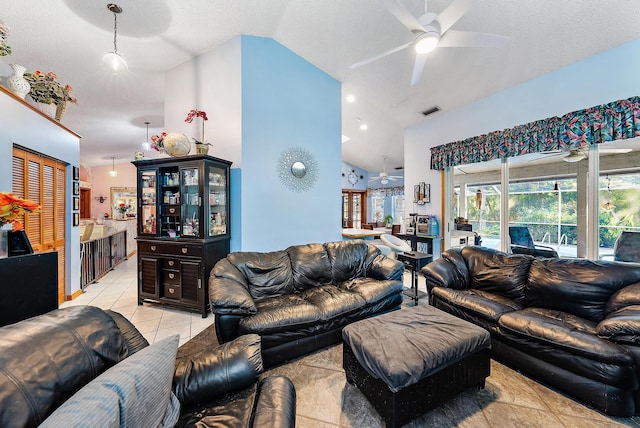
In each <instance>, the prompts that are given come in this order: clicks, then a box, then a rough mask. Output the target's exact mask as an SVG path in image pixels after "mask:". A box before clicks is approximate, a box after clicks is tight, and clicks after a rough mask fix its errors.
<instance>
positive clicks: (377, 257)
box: [209, 240, 404, 367]
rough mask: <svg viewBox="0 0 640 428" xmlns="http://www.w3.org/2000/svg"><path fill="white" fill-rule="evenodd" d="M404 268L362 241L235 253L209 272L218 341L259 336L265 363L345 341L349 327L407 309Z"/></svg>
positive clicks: (297, 355) (271, 363) (276, 362)
mask: <svg viewBox="0 0 640 428" xmlns="http://www.w3.org/2000/svg"><path fill="white" fill-rule="evenodd" d="M403 269H404V265H403V264H402V263H401V262H399V261H397V260H393V259H390V258H388V257H385V256H383V255H382V254H381V253H380V250H379V249H378V248H377V247H375V246H374V245H369V244H367V243H366V242H365V241H362V240H354V241H340V242H329V243H325V244H307V245H294V246H291V247H289V248H287V249H286V250H282V251H273V252H268V253H257V252H235V253H231V254H229V255H228V256H227V257H226V258H224V259H222V260H220V261H218V263H216V265H215V266H214V267H213V270H212V272H211V276H210V277H209V300H210V303H211V311H212V312H213V313H214V314H215V326H216V333H217V337H218V340H219V341H220V343H224V342H227V341H229V340H233V339H234V338H236V337H238V336H240V335H243V334H250V333H255V334H258V335H260V337H261V338H262V357H263V359H264V364H265V366H266V367H271V366H273V365H276V364H279V363H282V362H284V361H287V360H290V359H292V358H296V357H299V356H301V355H305V354H308V353H310V352H313V351H315V350H317V349H320V348H323V347H326V346H328V345H331V344H334V343H339V342H340V341H341V338H342V336H341V333H342V327H344V326H345V325H347V324H349V323H352V322H354V321H357V320H360V319H363V318H367V317H370V316H372V315H377V314H380V313H383V312H387V311H390V310H393V309H397V308H399V307H400V304H401V303H402V288H403V287H402V274H403Z"/></svg>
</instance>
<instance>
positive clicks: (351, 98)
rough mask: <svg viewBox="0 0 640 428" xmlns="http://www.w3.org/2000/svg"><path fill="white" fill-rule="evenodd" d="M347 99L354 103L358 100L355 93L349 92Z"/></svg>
mask: <svg viewBox="0 0 640 428" xmlns="http://www.w3.org/2000/svg"><path fill="white" fill-rule="evenodd" d="M346 100H347V102H348V103H353V102H355V101H356V96H355V95H353V94H349V95H347V98H346Z"/></svg>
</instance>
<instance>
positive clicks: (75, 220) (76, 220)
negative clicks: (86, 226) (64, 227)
mask: <svg viewBox="0 0 640 428" xmlns="http://www.w3.org/2000/svg"><path fill="white" fill-rule="evenodd" d="M73 225H74V226H79V225H80V213H73Z"/></svg>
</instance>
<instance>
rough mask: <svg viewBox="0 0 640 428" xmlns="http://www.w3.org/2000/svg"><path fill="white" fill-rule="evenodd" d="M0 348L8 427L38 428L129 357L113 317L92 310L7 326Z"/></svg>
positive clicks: (1, 396) (1, 416) (2, 408)
mask: <svg viewBox="0 0 640 428" xmlns="http://www.w3.org/2000/svg"><path fill="white" fill-rule="evenodd" d="M43 343H46V344H47V346H42V344H43ZM0 348H1V349H2V353H1V354H0V426H3V427H4V426H36V425H38V424H39V423H41V422H42V421H43V420H44V419H45V418H46V417H47V416H48V415H49V414H50V413H51V412H52V411H53V410H54V409H55V408H56V407H58V406H59V405H60V404H62V402H63V401H65V400H66V399H67V398H69V397H71V396H72V395H73V394H74V393H75V392H76V391H77V390H78V389H80V387H82V386H83V385H85V384H87V383H89V382H90V381H91V380H92V379H94V378H95V377H96V376H98V375H99V374H100V373H102V372H103V371H105V370H106V369H107V368H109V367H111V366H112V365H114V364H116V363H117V362H119V361H121V360H122V359H124V358H125V357H126V356H127V347H126V345H125V342H124V339H123V337H122V334H121V332H120V330H119V329H118V327H117V325H116V323H115V322H114V320H113V318H111V317H110V316H109V315H107V314H106V313H105V312H104V311H103V310H102V309H100V308H96V307H92V306H73V307H69V308H64V309H59V310H55V311H52V312H49V313H47V314H44V315H40V316H37V317H34V318H30V319H27V320H25V321H21V322H18V323H15V324H11V325H8V326H5V327H2V329H0Z"/></svg>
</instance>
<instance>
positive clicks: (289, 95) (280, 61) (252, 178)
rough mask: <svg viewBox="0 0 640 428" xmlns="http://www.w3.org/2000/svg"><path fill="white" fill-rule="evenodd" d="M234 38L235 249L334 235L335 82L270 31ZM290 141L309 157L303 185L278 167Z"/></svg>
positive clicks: (337, 188) (337, 233) (337, 170)
mask: <svg viewBox="0 0 640 428" xmlns="http://www.w3.org/2000/svg"><path fill="white" fill-rule="evenodd" d="M241 46H242V47H241V58H242V59H241V61H242V65H241V68H242V163H241V164H242V167H241V168H242V192H241V196H240V199H241V202H240V205H241V211H240V212H241V214H240V220H239V221H240V222H241V228H242V231H241V235H240V240H241V246H240V247H241V249H242V251H272V250H277V249H284V248H286V247H288V246H290V245H294V244H303V243H310V242H327V241H337V240H341V239H342V237H341V226H340V214H341V205H340V203H341V166H342V160H341V159H342V145H341V85H340V82H338V81H337V80H335V79H334V78H332V77H331V76H329V75H328V74H326V73H325V72H323V71H321V70H320V69H318V68H317V67H315V66H314V65H312V64H311V63H309V62H307V61H306V60H304V59H303V58H301V57H300V56H298V55H296V54H295V53H294V52H292V51H291V50H289V49H287V48H285V47H284V46H282V45H281V44H279V43H278V42H276V41H274V40H272V39H267V38H261V37H254V36H242V38H241ZM294 147H299V148H303V149H305V150H307V151H308V152H309V153H311V154H312V155H313V157H314V158H315V160H316V163H317V168H318V174H317V177H318V179H317V181H316V182H315V185H314V186H313V187H312V188H311V189H310V190H308V191H306V192H295V191H292V190H290V189H288V188H287V187H285V186H284V185H283V183H282V182H281V181H280V178H279V175H278V168H277V167H278V160H279V158H280V156H281V155H282V153H283V152H285V151H286V150H288V149H290V148H294ZM236 203H237V202H236ZM232 218H233V219H234V222H236V223H237V222H238V220H237V219H236V218H235V215H234V216H232ZM232 227H234V226H232ZM234 229H235V227H234ZM235 240H236V238H235V237H234V246H235V243H236V242H235Z"/></svg>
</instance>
